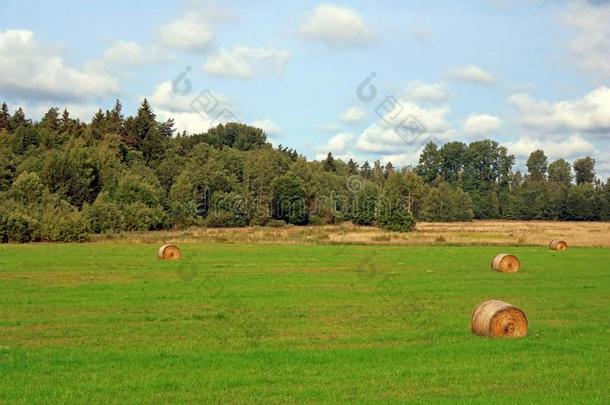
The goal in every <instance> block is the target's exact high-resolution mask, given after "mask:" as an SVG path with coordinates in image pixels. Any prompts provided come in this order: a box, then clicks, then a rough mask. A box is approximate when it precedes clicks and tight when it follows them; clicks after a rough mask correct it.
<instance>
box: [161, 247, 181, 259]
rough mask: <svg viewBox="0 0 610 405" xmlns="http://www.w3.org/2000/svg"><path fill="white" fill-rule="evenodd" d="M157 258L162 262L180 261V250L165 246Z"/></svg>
mask: <svg viewBox="0 0 610 405" xmlns="http://www.w3.org/2000/svg"><path fill="white" fill-rule="evenodd" d="M157 257H158V258H159V259H161V260H178V259H180V249H178V246H176V245H163V246H161V247H160V248H159V251H158V252H157Z"/></svg>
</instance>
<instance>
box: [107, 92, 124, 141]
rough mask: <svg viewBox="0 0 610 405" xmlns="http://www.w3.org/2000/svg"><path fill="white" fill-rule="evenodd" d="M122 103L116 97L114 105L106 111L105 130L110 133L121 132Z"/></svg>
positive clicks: (120, 133)
mask: <svg viewBox="0 0 610 405" xmlns="http://www.w3.org/2000/svg"><path fill="white" fill-rule="evenodd" d="M124 121H125V120H124V117H123V105H122V104H121V101H120V100H119V99H117V100H116V101H115V103H114V107H113V108H112V110H110V111H106V130H107V131H108V132H109V133H112V134H119V135H122V134H123V130H124V128H123V125H124V123H125V122H124Z"/></svg>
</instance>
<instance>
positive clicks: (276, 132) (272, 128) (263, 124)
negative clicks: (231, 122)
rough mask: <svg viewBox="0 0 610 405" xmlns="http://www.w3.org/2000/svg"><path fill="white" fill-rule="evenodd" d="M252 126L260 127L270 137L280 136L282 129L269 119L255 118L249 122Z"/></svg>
mask: <svg viewBox="0 0 610 405" xmlns="http://www.w3.org/2000/svg"><path fill="white" fill-rule="evenodd" d="M251 125H252V126H253V127H256V128H260V129H262V130H263V131H265V133H266V134H267V135H268V136H269V137H271V138H276V139H277V138H281V137H282V134H283V132H284V131H282V128H280V126H279V125H277V124H276V123H275V122H273V121H271V120H270V119H268V118H266V119H262V120H255V121H253V122H252V124H251Z"/></svg>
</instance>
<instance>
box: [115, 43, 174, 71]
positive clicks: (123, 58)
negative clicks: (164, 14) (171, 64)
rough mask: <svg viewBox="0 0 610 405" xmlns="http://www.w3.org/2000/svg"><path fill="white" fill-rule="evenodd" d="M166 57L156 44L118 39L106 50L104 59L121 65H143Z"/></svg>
mask: <svg viewBox="0 0 610 405" xmlns="http://www.w3.org/2000/svg"><path fill="white" fill-rule="evenodd" d="M165 59H166V56H165V55H164V53H163V52H161V50H160V49H159V48H157V47H156V46H150V47H144V46H142V45H140V44H138V43H137V42H134V41H116V42H114V43H113V44H112V45H110V46H109V47H108V48H107V49H106V50H105V51H104V61H105V62H108V63H111V64H114V65H119V66H143V65H148V64H151V63H156V62H160V61H163V60H165Z"/></svg>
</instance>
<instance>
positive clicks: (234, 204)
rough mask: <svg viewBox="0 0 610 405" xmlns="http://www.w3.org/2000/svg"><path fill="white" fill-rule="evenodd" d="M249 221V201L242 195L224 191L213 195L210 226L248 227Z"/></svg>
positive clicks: (209, 219)
mask: <svg viewBox="0 0 610 405" xmlns="http://www.w3.org/2000/svg"><path fill="white" fill-rule="evenodd" d="M248 221H249V215H248V207H247V200H246V199H245V198H243V197H242V196H241V195H240V194H238V193H234V192H231V193H225V192H222V191H216V192H215V193H214V194H212V199H211V207H210V210H209V213H208V221H207V223H208V226H216V227H239V226H246V225H248ZM210 224H213V225H210ZM214 224H215V225H214Z"/></svg>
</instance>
